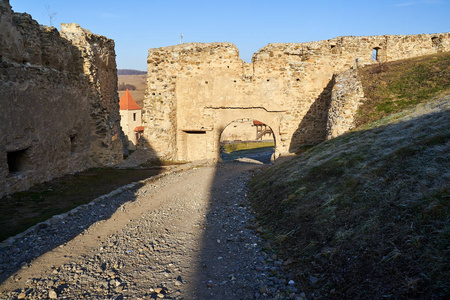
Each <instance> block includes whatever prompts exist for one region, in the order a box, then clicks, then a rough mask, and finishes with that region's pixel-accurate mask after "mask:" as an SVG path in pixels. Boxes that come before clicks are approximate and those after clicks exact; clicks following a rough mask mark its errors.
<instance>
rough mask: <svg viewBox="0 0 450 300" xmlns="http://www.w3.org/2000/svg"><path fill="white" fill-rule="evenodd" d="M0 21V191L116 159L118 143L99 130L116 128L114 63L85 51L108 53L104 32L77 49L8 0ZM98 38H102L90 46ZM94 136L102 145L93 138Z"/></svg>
mask: <svg viewBox="0 0 450 300" xmlns="http://www.w3.org/2000/svg"><path fill="white" fill-rule="evenodd" d="M0 28H1V30H0V99H1V102H0V132H1V133H2V134H0V196H3V195H5V194H9V193H13V192H16V191H20V190H24V189H27V188H29V187H31V186H32V185H34V184H36V183H40V182H43V181H47V180H50V179H52V178H55V177H58V176H62V175H64V174H68V173H74V172H78V171H81V170H85V169H87V168H88V167H93V166H103V165H106V164H109V163H115V162H119V161H120V159H121V157H122V155H120V157H119V156H118V155H117V153H121V151H122V148H121V143H117V142H112V138H111V134H110V135H109V140H108V139H105V138H103V137H104V136H105V133H104V132H103V131H102V130H105V129H107V132H108V133H110V132H112V131H113V130H115V129H116V130H117V129H118V128H120V127H117V126H116V127H115V123H116V122H115V121H114V122H108V121H109V120H110V119H111V117H109V115H110V114H112V115H113V116H114V112H113V111H115V110H117V114H118V113H119V108H118V98H117V97H118V96H117V93H115V98H116V100H115V99H114V95H113V91H114V87H113V86H112V85H114V84H117V81H114V78H116V77H115V72H116V71H115V63H113V64H111V63H110V66H109V67H106V66H104V65H102V64H99V61H98V59H97V58H96V56H95V55H93V54H92V52H94V53H103V52H106V53H110V55H108V57H109V59H113V61H114V52H112V53H111V52H110V51H111V50H110V49H111V45H107V43H108V42H107V41H109V40H107V39H106V38H104V37H100V36H96V37H95V38H94V39H93V40H92V41H91V43H92V47H91V49H95V50H94V51H92V52H91V53H86V52H85V53H83V51H82V50H83V46H79V45H78V46H75V45H74V44H73V43H72V41H70V40H68V39H66V38H65V37H63V36H62V35H61V34H60V33H59V32H58V31H57V30H56V29H55V28H52V27H51V28H49V27H45V26H41V25H39V24H38V23H37V22H36V21H34V20H33V19H32V18H31V16H30V15H28V14H18V13H14V12H13V11H12V10H11V7H10V5H9V3H8V2H7V1H1V2H0ZM101 40H104V41H105V44H98V45H97V46H93V44H94V42H95V43H98V42H99V41H101ZM112 46H113V44H112ZM112 51H113V48H112ZM86 60H88V61H92V62H93V65H96V66H97V67H96V68H97V70H98V72H97V73H95V74H94V75H93V77H95V78H99V79H98V80H96V81H92V80H91V78H90V74H91V73H93V72H91V70H90V69H87V68H85V67H84V65H85V61H86ZM103 73H107V74H109V75H106V76H105V75H102V74H103ZM97 74H98V75H97ZM111 80H112V83H111V82H110V81H111ZM115 80H117V79H115ZM106 81H108V83H106ZM105 83H106V84H105ZM116 86H117V85H116ZM114 102H116V103H114ZM116 107H117V108H116ZM112 118H114V117H112ZM105 120H106V121H105ZM93 123H97V128H99V130H98V132H95V131H94V129H93V128H92V125H91V124H93ZM111 125H112V127H111ZM102 128H105V129H102ZM99 137H100V138H103V140H102V141H103V142H104V143H105V145H104V146H102V147H101V151H98V150H96V147H95V144H94V143H92V140H99ZM93 145H94V146H93ZM97 157H100V159H98V158H97Z"/></svg>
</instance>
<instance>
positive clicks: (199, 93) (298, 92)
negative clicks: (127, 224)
mask: <svg viewBox="0 0 450 300" xmlns="http://www.w3.org/2000/svg"><path fill="white" fill-rule="evenodd" d="M374 49H376V51H377V59H378V61H374V60H373V59H372V54H373V50H374ZM441 51H450V34H449V33H445V34H431V35H427V34H422V35H413V36H372V37H338V38H334V39H330V40H325V41H319V42H308V43H302V44H269V45H267V46H265V47H264V48H262V49H260V50H259V51H258V52H257V53H255V54H254V55H253V59H252V63H251V64H246V63H244V62H243V61H242V60H241V59H240V58H239V52H238V49H237V48H236V47H235V46H234V45H233V44H229V43H212V44H199V43H190V44H181V45H177V46H172V47H165V48H158V49H150V50H149V56H148V75H147V94H146V99H145V100H144V110H145V112H144V115H143V122H144V124H145V127H146V129H145V137H146V139H147V142H148V144H149V145H151V146H152V147H153V148H155V149H156V153H157V155H159V156H161V157H165V158H170V159H183V160H194V159H200V158H217V153H218V145H217V141H218V139H219V137H220V133H221V132H222V130H223V129H224V128H225V126H226V125H228V124H229V123H230V122H232V121H234V120H237V119H241V118H250V119H255V120H259V121H261V122H263V123H265V124H267V125H269V126H270V127H271V128H272V130H273V131H274V134H275V141H276V152H277V153H281V154H283V153H289V152H295V151H296V150H297V149H298V148H299V147H301V146H302V145H307V144H315V143H319V142H321V141H323V140H325V138H326V136H327V121H328V112H329V108H330V102H331V94H332V89H333V86H334V84H335V76H334V74H335V73H336V72H341V71H345V70H348V69H351V68H357V67H359V66H364V65H367V64H373V63H378V62H380V61H389V60H398V59H403V58H409V57H415V56H422V55H426V54H432V53H436V52H441ZM227 122H228V123H227ZM199 153H200V154H199Z"/></svg>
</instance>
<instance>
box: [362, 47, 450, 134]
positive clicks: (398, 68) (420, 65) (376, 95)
mask: <svg viewBox="0 0 450 300" xmlns="http://www.w3.org/2000/svg"><path fill="white" fill-rule="evenodd" d="M359 74H360V77H361V81H362V83H363V86H364V93H365V96H366V98H367V100H366V101H365V103H364V104H363V105H362V106H361V107H360V110H359V114H358V116H357V119H356V125H357V126H361V125H364V124H368V123H370V122H372V121H375V120H378V119H380V118H382V117H384V116H388V115H391V114H393V113H397V112H400V111H402V110H404V109H405V108H410V107H414V106H415V105H417V104H418V103H423V102H426V101H427V100H429V99H431V98H433V97H436V96H437V95H439V94H441V93H446V92H450V53H449V52H444V53H438V54H433V55H427V56H422V57H418V58H412V59H405V60H400V61H395V62H389V63H382V64H380V65H372V66H368V67H365V68H362V69H360V70H359Z"/></svg>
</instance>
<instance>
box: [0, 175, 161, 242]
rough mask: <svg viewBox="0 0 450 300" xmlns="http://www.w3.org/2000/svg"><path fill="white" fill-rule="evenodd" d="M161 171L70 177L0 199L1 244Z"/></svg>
mask: <svg viewBox="0 0 450 300" xmlns="http://www.w3.org/2000/svg"><path fill="white" fill-rule="evenodd" d="M162 171H163V169H161V168H154V167H153V168H148V169H146V168H143V169H114V168H95V169H89V170H87V171H84V172H80V173H78V174H75V175H67V176H64V177H61V178H58V179H55V180H52V181H50V182H47V183H43V184H39V185H36V186H34V187H32V188H31V189H29V190H27V191H24V192H18V193H15V194H12V195H9V196H5V197H3V198H2V199H0V211H1V212H2V213H1V214H0V228H1V229H2V230H0V241H2V240H5V239H7V238H8V237H10V236H14V235H16V234H18V233H20V232H22V231H24V230H26V229H28V228H29V227H31V226H33V225H35V224H37V223H39V222H42V221H45V220H47V219H49V218H51V217H52V216H53V215H57V214H61V213H65V212H68V211H70V210H71V209H73V208H75V207H77V206H79V205H82V204H86V203H89V202H91V201H92V200H93V199H95V198H96V197H99V196H101V195H104V194H107V193H109V192H111V191H113V190H115V189H117V188H119V187H121V186H123V185H126V184H129V183H131V182H135V181H139V180H143V179H146V178H148V177H151V176H154V175H157V174H159V173H161V172H162Z"/></svg>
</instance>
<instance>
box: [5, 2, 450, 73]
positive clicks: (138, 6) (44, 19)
mask: <svg viewBox="0 0 450 300" xmlns="http://www.w3.org/2000/svg"><path fill="white" fill-rule="evenodd" d="M10 4H11V6H12V8H13V10H14V11H16V12H27V13H29V14H31V15H32V16H33V18H34V19H35V20H37V21H38V22H39V23H41V24H44V25H49V20H50V18H49V13H48V10H47V8H49V12H50V13H56V15H55V17H54V20H53V26H55V27H57V28H58V29H59V28H60V26H59V24H60V23H72V22H73V23H78V24H79V25H81V26H82V27H83V28H86V29H89V30H90V31H91V32H93V33H95V34H100V35H104V36H106V37H108V38H111V39H114V41H115V43H116V54H117V66H118V68H119V69H137V70H146V68H147V64H146V60H147V51H148V49H150V48H158V47H165V46H171V45H175V44H178V43H179V42H180V34H181V33H182V34H183V36H184V42H185V43H188V42H203V43H209V42H231V43H234V44H235V45H236V46H237V47H238V48H239V52H240V56H241V58H242V59H243V60H245V61H246V62H250V61H251V57H252V54H253V53H254V52H256V51H258V49H260V48H262V47H264V46H265V45H267V44H268V43H302V42H308V41H318V40H324V39H330V38H333V37H337V36H345V35H354V36H361V35H383V34H420V33H440V32H449V31H450V0H380V1H377V0H372V1H366V0H357V1H356V0H348V1H344V0H342V1H341V0H334V1H325V0H310V1H303V0H296V1H295V0H278V1H276V0H275V1H267V0H222V1H217V0H185V1H177V0H147V1H144V0H136V1H133V0H128V1H123V0H122V1H117V0H108V1H103V0H101V1H97V0H77V1H62V0H10Z"/></svg>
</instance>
